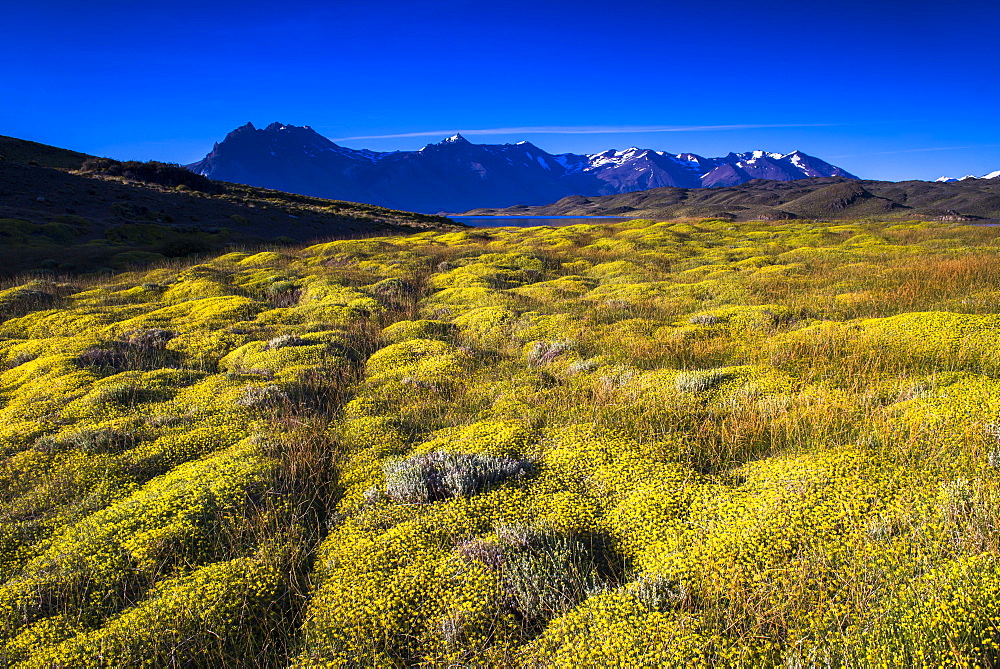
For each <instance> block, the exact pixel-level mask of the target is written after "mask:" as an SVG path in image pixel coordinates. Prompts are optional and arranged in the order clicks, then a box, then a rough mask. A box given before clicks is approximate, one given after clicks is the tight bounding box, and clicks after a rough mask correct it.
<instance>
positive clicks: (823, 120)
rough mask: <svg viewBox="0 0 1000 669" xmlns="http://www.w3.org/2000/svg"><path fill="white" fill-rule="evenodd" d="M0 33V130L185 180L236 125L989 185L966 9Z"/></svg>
mask: <svg viewBox="0 0 1000 669" xmlns="http://www.w3.org/2000/svg"><path fill="white" fill-rule="evenodd" d="M0 25H3V26H5V28H6V29H5V30H4V39H3V40H0V134H4V135H12V136H15V137H21V138H24V139H31V140H35V141H39V142H45V143H49V144H54V145H57V146H63V147H66V148H72V149H77V150H80V151H85V152H88V153H94V154H98V155H108V156H112V157H115V158H121V159H127V158H138V159H159V160H168V161H175V162H181V163H187V162H192V161H195V160H198V159H200V158H201V157H202V156H203V155H204V154H205V153H206V152H207V151H208V150H209V149H211V146H212V143H213V142H214V141H216V140H221V139H222V137H223V136H224V135H225V134H226V133H227V132H228V131H230V130H232V129H233V128H234V127H236V126H238V125H242V124H243V123H245V122H246V121H248V120H250V121H253V122H254V124H256V125H258V126H263V125H266V124H267V123H270V122H271V121H281V122H283V123H292V124H295V125H311V126H313V127H314V128H315V129H316V130H318V131H319V132H321V133H322V134H324V135H325V136H327V137H330V138H331V139H334V140H335V141H336V140H341V138H356V137H365V138H366V139H343V140H342V141H341V142H340V143H342V144H344V145H345V146H351V147H354V148H370V149H375V150H394V149H415V148H419V147H421V146H423V145H424V144H426V143H428V142H431V141H438V140H440V139H442V138H443V137H444V136H446V135H448V134H451V133H452V132H453V131H476V130H487V131H490V130H493V131H492V132H488V133H484V134H469V135H468V137H469V139H470V140H472V141H474V142H477V143H500V142H514V141H519V140H522V139H527V140H530V141H532V142H534V143H535V144H537V145H538V146H540V147H541V148H543V149H545V150H547V151H550V152H552V153H558V152H565V151H574V152H580V153H587V152H595V151H601V150H604V149H606V148H611V147H615V148H627V147H629V146H640V147H644V148H654V149H661V150H669V151H672V152H681V151H691V152H694V153H699V154H702V155H706V156H715V155H723V154H725V153H727V152H729V151H737V152H739V151H746V150H751V149H757V148H761V149H766V150H769V151H781V152H787V151H792V150H794V149H800V150H802V151H805V152H806V153H809V154H813V155H817V156H819V157H821V158H824V159H826V160H829V161H831V162H834V163H835V164H837V165H840V166H841V167H844V168H845V169H847V170H849V171H851V172H854V173H855V174H857V175H859V176H861V177H865V178H877V179H891V180H901V179H911V178H917V179H933V178H936V177H938V176H941V175H942V174H947V175H950V176H963V175H965V174H969V173H972V174H984V173H986V172H990V171H993V170H997V169H1000V130H998V128H997V124H996V118H997V111H998V108H1000V104H998V103H1000V85H998V84H1000V74H998V63H1000V39H998V38H997V35H998V34H1000V7H998V5H997V3H994V2H986V1H982V0H972V1H970V2H953V3H946V2H941V1H940V0H936V1H934V2H929V1H924V0H911V1H909V2H879V1H878V0H868V1H867V2H861V1H858V0H843V1H839V2H822V3H820V2H813V1H812V0H800V1H799V2H786V1H783V0H782V1H778V2H747V1H744V2H730V1H728V0H715V1H714V2H656V1H647V2H635V3H631V2H614V1H613V0H605V1H604V2H591V1H589V0H575V1H569V0H553V1H547V0H534V1H532V2H521V1H517V2H502V1H497V2H488V1H484V0H479V1H465V0H428V1H426V2H413V1H412V0H411V1H409V2H396V1H387V2H357V1H355V2H340V1H335V2H284V3H281V2H269V3H256V2H239V3H237V2H210V1H208V0H203V1H202V2H192V1H190V0H177V1H174V2H170V3H155V4H153V3H149V4H147V3H141V2H134V1H130V2H123V1H119V0H92V1H89V2H79V1H77V0H74V1H73V2H68V1H61V0H37V1H35V2H13V1H6V0H0ZM716 126H730V127H728V128H720V127H716ZM733 126H735V127H733ZM655 127H660V128H663V127H667V128H673V129H677V128H681V129H683V128H692V127H697V128H700V129H687V130H672V131H668V132H651V131H650V129H651V128H655ZM512 128H513V129H516V128H535V130H532V131H527V130H505V129H512ZM580 128H587V129H591V130H592V129H595V128H596V129H598V130H601V131H600V132H586V133H581V132H580V130H579V129H580ZM538 129H546V130H547V132H539V131H538ZM438 131H440V132H438ZM421 133H432V134H430V135H423V134H421ZM385 135H408V136H402V137H381V136H385ZM374 136H379V137H381V138H376V137H374Z"/></svg>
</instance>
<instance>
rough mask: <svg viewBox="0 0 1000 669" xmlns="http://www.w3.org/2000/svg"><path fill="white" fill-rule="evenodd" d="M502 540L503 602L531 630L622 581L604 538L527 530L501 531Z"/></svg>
mask: <svg viewBox="0 0 1000 669" xmlns="http://www.w3.org/2000/svg"><path fill="white" fill-rule="evenodd" d="M497 536H498V539H499V545H500V546H501V548H502V551H503V557H502V560H501V561H500V563H499V568H498V571H499V574H500V579H501V581H502V583H503V590H504V597H505V599H506V602H507V604H508V606H510V607H511V608H512V609H514V610H515V611H517V612H518V613H519V614H520V616H521V617H522V619H523V620H524V622H525V624H526V625H527V626H528V627H529V628H530V627H536V626H539V625H541V624H543V623H544V621H546V620H549V619H551V618H553V617H555V616H558V615H562V614H563V613H566V612H567V611H569V610H570V609H572V608H573V607H575V606H576V605H577V604H579V603H580V602H581V601H583V600H584V599H586V598H587V597H589V596H591V595H593V594H596V593H599V592H603V591H605V590H607V589H608V588H609V587H611V586H613V585H614V584H615V581H616V580H617V574H616V572H617V571H618V569H617V568H616V567H618V566H620V565H617V564H616V562H617V561H616V560H615V559H614V557H613V552H612V551H611V549H610V546H609V545H608V544H607V542H606V541H605V540H604V539H603V538H601V537H600V536H597V535H584V534H577V533H573V532H565V531H561V530H557V529H551V528H536V527H529V526H525V525H509V526H504V527H500V528H497Z"/></svg>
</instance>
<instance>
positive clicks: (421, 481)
mask: <svg viewBox="0 0 1000 669" xmlns="http://www.w3.org/2000/svg"><path fill="white" fill-rule="evenodd" d="M528 470H529V464H528V462H527V461H525V460H519V459H514V458H504V457H499V456H495V455H480V454H475V453H448V452H445V451H434V452H433V453H425V454H421V455H414V456H412V457H409V458H406V459H405V460H400V461H398V462H394V463H390V464H388V465H386V467H385V494H386V496H387V497H389V499H392V500H393V501H396V502H402V503H407V504H425V503H428V502H437V501H439V500H443V499H449V498H451V497H471V496H472V495H475V494H477V493H479V492H482V491H483V490H485V489H487V488H489V487H491V486H493V485H496V484H498V483H502V482H503V481H506V480H508V479H515V478H523V477H524V476H526V475H527V473H528Z"/></svg>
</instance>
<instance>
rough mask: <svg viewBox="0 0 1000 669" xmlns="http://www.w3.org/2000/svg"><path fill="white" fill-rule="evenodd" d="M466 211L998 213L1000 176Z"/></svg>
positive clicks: (766, 187) (770, 185)
mask: <svg viewBox="0 0 1000 669" xmlns="http://www.w3.org/2000/svg"><path fill="white" fill-rule="evenodd" d="M466 213H467V214H470V215H476V214H479V215H528V216H530V215H535V216H565V215H572V216H602V215H603V216H628V217H636V218H638V217H650V218H661V219H664V218H681V217H695V218H704V217H719V218H728V219H733V220H787V219H796V218H803V219H823V220H859V219H873V220H897V221H903V220H913V219H917V220H928V221H934V220H974V219H977V218H981V219H1000V180H998V179H992V180H968V181H961V182H954V183H930V182H926V181H903V182H900V183H893V182H889V181H855V180H850V179H838V178H821V179H800V180H797V181H765V180H760V179H758V180H754V181H751V182H749V183H746V184H743V185H741V186H733V187H729V188H697V189H691V188H654V189H652V190H648V191H639V192H635V193H624V194H622V195H607V196H604V197H583V196H580V195H576V196H572V197H567V198H563V199H562V200H559V201H558V202H554V203H552V204H549V205H545V206H541V207H527V206H517V207H509V208H507V209H475V210H473V211H470V212H466Z"/></svg>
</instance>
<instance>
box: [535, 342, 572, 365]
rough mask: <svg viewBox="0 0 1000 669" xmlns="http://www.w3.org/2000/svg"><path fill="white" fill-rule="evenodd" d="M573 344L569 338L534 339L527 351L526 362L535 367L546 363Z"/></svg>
mask: <svg viewBox="0 0 1000 669" xmlns="http://www.w3.org/2000/svg"><path fill="white" fill-rule="evenodd" d="M574 346H576V342H573V341H569V340H559V341H536V342H535V343H534V344H532V345H531V349H530V350H529V351H528V364H530V365H533V366H535V367H541V366H542V365H547V364H548V363H550V362H552V361H553V360H555V359H556V358H558V357H559V356H560V355H562V354H563V353H565V352H566V351H569V350H571V349H572V348H573V347H574Z"/></svg>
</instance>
